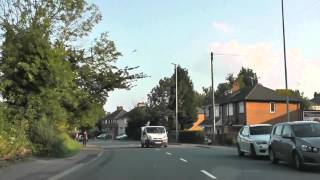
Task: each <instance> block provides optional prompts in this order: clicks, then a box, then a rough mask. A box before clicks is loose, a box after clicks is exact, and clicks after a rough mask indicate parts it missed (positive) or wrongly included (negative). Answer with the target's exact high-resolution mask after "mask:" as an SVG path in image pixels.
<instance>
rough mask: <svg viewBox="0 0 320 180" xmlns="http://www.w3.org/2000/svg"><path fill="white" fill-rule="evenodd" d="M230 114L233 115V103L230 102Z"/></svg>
mask: <svg viewBox="0 0 320 180" xmlns="http://www.w3.org/2000/svg"><path fill="white" fill-rule="evenodd" d="M228 115H229V116H233V104H232V103H230V104H228Z"/></svg>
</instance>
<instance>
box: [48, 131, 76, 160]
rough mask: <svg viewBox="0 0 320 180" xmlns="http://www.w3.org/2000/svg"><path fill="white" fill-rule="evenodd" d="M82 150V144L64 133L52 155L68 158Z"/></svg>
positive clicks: (60, 136)
mask: <svg viewBox="0 0 320 180" xmlns="http://www.w3.org/2000/svg"><path fill="white" fill-rule="evenodd" d="M80 150H81V145H80V143H78V142H76V141H74V140H73V139H71V138H70V136H69V135H68V134H67V133H62V134H60V135H59V136H58V138H57V142H56V144H54V146H53V147H52V155H53V156H55V157H67V156H72V155H74V154H76V153H78V152H79V151H80Z"/></svg>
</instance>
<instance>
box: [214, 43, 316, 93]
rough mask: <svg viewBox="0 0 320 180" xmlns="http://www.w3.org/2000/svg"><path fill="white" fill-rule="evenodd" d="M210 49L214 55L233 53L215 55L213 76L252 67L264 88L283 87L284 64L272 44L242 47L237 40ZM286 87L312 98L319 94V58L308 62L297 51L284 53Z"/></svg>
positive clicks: (242, 44)
mask: <svg viewBox="0 0 320 180" xmlns="http://www.w3.org/2000/svg"><path fill="white" fill-rule="evenodd" d="M210 49H211V50H212V51H213V52H215V54H232V55H233V56H219V55H216V56H215V62H216V65H215V69H216V74H219V73H220V74H221V75H223V76H225V75H226V74H227V73H237V72H239V70H240V68H241V67H242V66H244V67H249V68H252V69H253V70H254V71H255V72H256V73H257V75H258V77H260V79H259V81H260V83H262V84H263V85H265V86H267V87H270V88H273V89H278V88H284V87H285V83H284V61H283V54H282V49H276V48H275V45H274V44H273V43H269V42H265V43H256V44H244V43H240V42H238V41H229V42H227V43H213V44H211V45H210ZM287 67H288V86H289V88H290V89H299V90H301V91H303V92H305V95H307V96H308V97H312V96H313V93H314V92H315V91H320V83H317V80H316V79H317V76H318V74H319V69H320V58H316V59H307V58H304V57H303V56H302V54H301V53H300V51H299V50H298V49H288V50H287Z"/></svg>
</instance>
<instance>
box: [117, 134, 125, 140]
mask: <svg viewBox="0 0 320 180" xmlns="http://www.w3.org/2000/svg"><path fill="white" fill-rule="evenodd" d="M127 137H128V136H127V135H126V134H121V135H119V136H116V140H122V139H126V138H127Z"/></svg>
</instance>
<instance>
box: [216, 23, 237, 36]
mask: <svg viewBox="0 0 320 180" xmlns="http://www.w3.org/2000/svg"><path fill="white" fill-rule="evenodd" d="M213 27H214V29H216V30H218V31H221V32H224V33H232V32H233V28H232V27H231V26H230V25H228V24H227V23H225V22H214V23H213Z"/></svg>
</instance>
